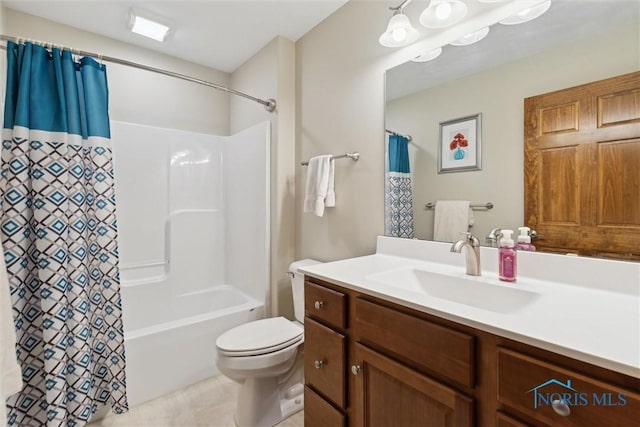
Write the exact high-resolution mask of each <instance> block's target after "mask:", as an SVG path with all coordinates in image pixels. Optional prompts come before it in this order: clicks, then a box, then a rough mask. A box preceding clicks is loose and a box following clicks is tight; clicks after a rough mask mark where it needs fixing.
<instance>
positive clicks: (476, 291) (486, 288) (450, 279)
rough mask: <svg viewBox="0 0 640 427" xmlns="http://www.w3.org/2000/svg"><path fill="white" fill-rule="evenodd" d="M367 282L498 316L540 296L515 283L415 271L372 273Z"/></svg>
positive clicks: (412, 269) (519, 307)
mask: <svg viewBox="0 0 640 427" xmlns="http://www.w3.org/2000/svg"><path fill="white" fill-rule="evenodd" d="M367 279H369V280H372V281H375V282H378V283H381V284H384V285H386V286H390V287H393V288H398V289H403V290H406V291H410V292H417V293H420V294H424V295H429V296H432V297H435V298H440V299H444V300H448V301H453V302H456V303H459V304H464V305H468V306H471V307H476V308H481V309H484V310H489V311H495V312H499V313H511V312H514V311H517V310H519V309H521V308H523V307H525V306H527V305H529V304H531V303H532V302H534V301H535V300H536V299H537V298H538V297H539V296H540V295H539V294H537V293H535V292H531V291H527V290H523V289H518V287H517V286H518V285H517V283H514V284H508V285H497V284H491V283H486V282H483V281H480V280H481V279H480V278H475V279H471V278H467V277H456V276H450V275H446V274H440V273H434V272H432V271H427V270H422V269H417V268H405V269H399V270H392V271H385V272H382V273H374V274H371V275H369V276H367Z"/></svg>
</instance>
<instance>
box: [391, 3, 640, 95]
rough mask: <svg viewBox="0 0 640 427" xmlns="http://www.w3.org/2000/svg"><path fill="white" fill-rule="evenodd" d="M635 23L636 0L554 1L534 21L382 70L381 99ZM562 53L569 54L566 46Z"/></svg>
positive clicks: (638, 16) (639, 17) (638, 14)
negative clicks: (383, 89) (383, 92)
mask: <svg viewBox="0 0 640 427" xmlns="http://www.w3.org/2000/svg"><path fill="white" fill-rule="evenodd" d="M410 18H412V17H411V16H410ZM639 22H640V0H553V1H552V3H551V8H550V9H549V10H548V11H547V12H546V13H545V14H544V15H542V16H540V17H539V18H536V19H534V20H533V21H529V22H527V23H524V24H520V25H502V24H495V25H493V26H491V28H490V31H489V34H488V35H487V37H485V38H484V39H483V40H481V41H480V42H478V43H475V44H472V45H469V46H445V47H443V51H442V54H441V55H440V56H439V57H438V58H436V59H435V60H433V61H430V62H423V63H418V62H407V63H405V64H402V65H399V66H397V67H395V68H393V69H391V70H389V71H387V73H386V98H387V100H392V99H396V98H399V97H402V96H406V95H409V94H411V93H414V92H416V91H419V90H425V89H428V88H430V87H435V86H438V85H439V84H441V83H444V82H446V81H451V80H455V79H459V78H461V77H464V76H467V75H471V74H475V73H477V72H480V71H482V70H486V69H490V68H495V67H498V66H500V65H502V64H504V63H507V62H510V61H515V60H517V59H520V58H523V57H527V56H531V55H533V54H535V53H538V52H542V51H544V50H545V49H548V48H550V47H552V46H559V45H561V44H567V43H570V42H571V41H575V40H579V39H581V38H585V37H587V36H593V35H595V34H598V33H603V32H607V31H611V29H613V28H615V27H618V26H621V25H634V26H635V27H636V28H638V27H639V25H640V24H639ZM638 37H640V32H639V33H638ZM612 49H615V46H612ZM567 54H568V55H571V49H570V48H569V49H568V50H567ZM634 54H636V55H637V54H638V52H634ZM638 67H639V68H640V64H638Z"/></svg>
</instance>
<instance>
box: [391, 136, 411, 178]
mask: <svg viewBox="0 0 640 427" xmlns="http://www.w3.org/2000/svg"><path fill="white" fill-rule="evenodd" d="M389 172H401V173H409V172H410V170H409V139H407V138H406V137H404V136H401V135H390V136H389Z"/></svg>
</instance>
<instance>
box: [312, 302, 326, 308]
mask: <svg viewBox="0 0 640 427" xmlns="http://www.w3.org/2000/svg"><path fill="white" fill-rule="evenodd" d="M313 306H314V307H315V308H316V310H320V309H321V308H322V307H324V301H316V302H314V303H313Z"/></svg>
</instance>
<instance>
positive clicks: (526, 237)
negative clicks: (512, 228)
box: [516, 227, 536, 252]
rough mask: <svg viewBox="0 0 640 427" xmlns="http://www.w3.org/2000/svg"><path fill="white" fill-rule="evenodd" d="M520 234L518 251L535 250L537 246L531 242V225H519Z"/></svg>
mask: <svg viewBox="0 0 640 427" xmlns="http://www.w3.org/2000/svg"><path fill="white" fill-rule="evenodd" d="M518 230H520V235H519V236H518V243H516V251H529V252H535V251H536V247H535V246H533V244H532V243H531V235H530V234H529V231H530V230H531V229H530V228H529V227H518Z"/></svg>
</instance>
